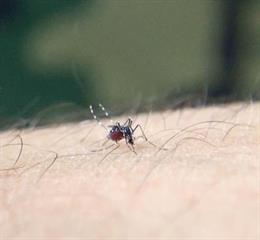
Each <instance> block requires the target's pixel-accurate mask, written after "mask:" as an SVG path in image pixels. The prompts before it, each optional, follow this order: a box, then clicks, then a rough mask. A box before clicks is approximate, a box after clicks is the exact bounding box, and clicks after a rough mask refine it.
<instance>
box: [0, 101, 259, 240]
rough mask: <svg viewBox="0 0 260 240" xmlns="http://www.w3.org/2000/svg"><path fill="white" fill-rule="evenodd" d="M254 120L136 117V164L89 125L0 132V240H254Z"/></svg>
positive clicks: (231, 108)
mask: <svg viewBox="0 0 260 240" xmlns="http://www.w3.org/2000/svg"><path fill="white" fill-rule="evenodd" d="M259 114H260V104H258V103H249V104H248V103H239V104H233V105H220V106H212V107H204V108H197V109H189V108H186V109H181V110H176V111H165V112H155V113H149V114H140V115H137V116H135V117H133V119H134V120H135V123H134V125H135V124H137V123H140V124H141V126H143V128H144V131H145V134H146V136H147V137H148V139H149V141H151V142H152V143H153V144H155V145H156V146H157V147H156V146H153V145H152V144H149V143H148V142H146V141H145V140H144V139H143V138H138V136H141V135H142V134H141V132H137V131H136V132H135V133H134V136H135V137H136V140H135V151H136V153H137V154H134V153H133V152H131V151H130V150H129V148H128V147H127V146H126V144H125V141H124V140H122V141H120V147H119V148H118V149H116V150H115V151H112V152H111V150H113V148H114V146H112V147H111V146H110V145H111V144H113V142H108V143H105V144H104V141H103V139H105V138H106V135H107V132H106V131H105V129H103V128H102V127H100V126H99V125H97V123H96V122H95V121H86V122H82V123H75V124H63V125H59V126H51V127H45V128H33V129H26V130H22V131H19V132H18V131H16V130H10V131H7V132H3V133H1V135H0V139H1V149H0V154H1V155H0V156H1V161H0V169H1V170H0V239H185V240H186V239H234V240H236V239H250V240H251V239H259V237H260V235H259V232H260V230H259V228H260V204H259V203H260V201H259V200H260V174H259V173H260V161H259V159H260V147H259V143H260V141H259V140H260V115H259ZM126 118H127V117H126V116H121V117H119V118H117V120H118V121H120V122H124V121H125V119H126ZM104 124H105V125H109V124H110V122H109V121H104ZM188 126H190V127H188ZM18 134H19V136H20V137H19V136H18ZM21 141H22V142H23V145H21ZM19 152H21V156H20V157H19V159H18V155H19ZM110 152H111V153H110ZM55 157H57V158H55ZM15 161H17V163H16V164H15V165H14V162H15Z"/></svg>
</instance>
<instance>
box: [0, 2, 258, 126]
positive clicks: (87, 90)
mask: <svg viewBox="0 0 260 240" xmlns="http://www.w3.org/2000/svg"><path fill="white" fill-rule="evenodd" d="M0 49H1V63H0V122H1V125H2V126H4V125H5V124H6V123H8V122H10V121H11V120H13V121H17V120H18V119H32V118H37V117H38V118H39V119H40V118H44V117H45V115H48V116H51V120H52V121H57V119H63V120H68V121H71V120H76V119H78V118H80V117H84V116H85V115H86V116H87V112H88V110H87V107H88V105H89V104H90V103H92V104H95V103H99V102H102V103H103V104H104V105H105V106H107V107H108V108H109V109H112V111H114V112H120V111H126V109H129V108H131V107H133V106H135V107H136V108H138V109H140V110H142V109H145V107H144V106H154V107H165V106H168V107H174V106H176V105H177V103H179V102H182V100H183V99H192V96H196V97H198V99H200V101H202V102H203V103H207V102H214V101H217V100H218V99H222V100H227V99H232V100H241V99H249V98H254V99H258V98H259V96H260V94H259V93H260V92H259V90H258V89H259V86H260V70H259V67H260V60H259V59H260V58H259V57H260V2H259V1H250V0H248V1H246V0H244V1H242V0H226V1H224V0H222V1H221V0H219V1H218V0H216V1H214V0H106V1H104V0H1V1H0ZM82 110H83V111H82ZM82 113H83V114H82ZM66 114H67V115H66ZM61 116H62V117H61Z"/></svg>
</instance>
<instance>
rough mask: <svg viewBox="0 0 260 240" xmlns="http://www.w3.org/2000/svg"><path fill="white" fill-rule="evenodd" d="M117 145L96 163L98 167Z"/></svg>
mask: <svg viewBox="0 0 260 240" xmlns="http://www.w3.org/2000/svg"><path fill="white" fill-rule="evenodd" d="M119 146H120V145H119V144H118V143H117V144H116V147H114V148H113V149H112V150H111V151H109V152H108V153H107V154H106V155H105V156H104V157H103V158H102V159H101V160H100V161H99V162H98V166H99V165H100V164H101V163H102V162H103V161H104V160H105V159H106V158H107V157H108V156H109V154H111V153H112V152H114V151H115V150H116V149H118V148H119Z"/></svg>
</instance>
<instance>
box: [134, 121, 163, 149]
mask: <svg viewBox="0 0 260 240" xmlns="http://www.w3.org/2000/svg"><path fill="white" fill-rule="evenodd" d="M137 128H139V129H140V130H141V132H142V135H143V136H141V137H143V138H144V140H145V141H146V142H148V143H149V144H150V145H152V146H154V147H156V148H159V149H160V150H167V149H166V148H161V147H159V146H157V145H156V144H154V143H152V142H151V141H150V140H148V138H147V137H146V135H145V133H144V130H143V128H142V127H141V125H140V124H137V125H136V126H135V128H134V129H133V133H134V132H135V130H136V129H137Z"/></svg>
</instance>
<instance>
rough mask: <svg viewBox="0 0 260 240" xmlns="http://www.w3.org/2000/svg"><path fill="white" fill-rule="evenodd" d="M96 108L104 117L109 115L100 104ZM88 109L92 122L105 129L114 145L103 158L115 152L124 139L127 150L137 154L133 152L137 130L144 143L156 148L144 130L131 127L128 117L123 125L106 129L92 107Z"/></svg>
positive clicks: (117, 124)
mask: <svg viewBox="0 0 260 240" xmlns="http://www.w3.org/2000/svg"><path fill="white" fill-rule="evenodd" d="M98 106H99V107H100V108H101V110H102V111H103V112H104V113H105V116H106V117H109V114H108V112H107V111H106V109H105V107H104V106H103V105H102V104H101V103H99V104H98ZM89 109H90V113H91V114H92V116H93V118H94V120H96V121H97V122H98V124H99V125H100V126H102V127H103V128H105V129H106V130H107V131H108V134H107V139H108V140H112V141H114V142H115V143H116V147H115V148H114V149H112V150H111V151H110V152H109V153H108V154H106V155H105V157H104V158H106V157H107V156H108V155H109V154H110V153H111V152H113V151H114V150H116V149H117V148H118V147H119V144H118V142H119V141H120V140H122V139H125V143H126V145H127V146H128V148H129V149H130V150H131V151H132V152H134V153H135V154H137V153H136V151H135V148H134V144H135V143H134V140H135V137H134V133H135V131H136V130H137V129H138V128H139V129H140V131H141V132H142V137H143V138H144V139H145V141H146V142H148V143H149V144H151V145H152V146H154V147H157V146H156V145H155V144H153V143H152V142H150V141H149V140H148V138H147V137H146V135H145V133H144V130H143V128H142V127H141V125H140V124H137V125H136V126H135V127H133V120H132V119H131V118H130V117H128V119H127V120H126V121H125V123H124V124H120V123H119V122H116V123H115V124H112V125H109V126H108V127H109V128H110V129H108V128H107V127H106V126H105V125H103V123H102V122H101V121H100V119H98V118H97V116H96V115H95V113H94V110H93V107H92V105H90V106H89ZM104 158H103V159H102V161H103V160H104Z"/></svg>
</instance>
